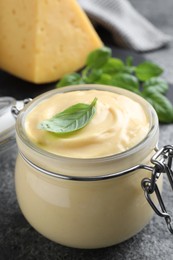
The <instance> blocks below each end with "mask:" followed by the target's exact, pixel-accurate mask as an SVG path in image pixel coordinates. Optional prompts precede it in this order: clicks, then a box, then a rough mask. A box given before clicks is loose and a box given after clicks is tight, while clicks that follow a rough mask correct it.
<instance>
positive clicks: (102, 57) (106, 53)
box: [86, 47, 112, 69]
mask: <svg viewBox="0 0 173 260" xmlns="http://www.w3.org/2000/svg"><path fill="white" fill-rule="evenodd" d="M111 54H112V52H111V49H110V48H107V47H103V48H100V49H97V50H95V51H93V52H91V53H90V54H89V55H88V58H87V60H86V66H87V67H89V68H95V69H98V68H101V67H102V66H103V65H104V64H105V63H106V62H107V61H108V59H109V58H110V57H111Z"/></svg>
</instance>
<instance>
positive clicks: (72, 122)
mask: <svg viewBox="0 0 173 260" xmlns="http://www.w3.org/2000/svg"><path fill="white" fill-rule="evenodd" d="M96 102H97V98H94V100H93V101H92V102H91V104H84V103H78V104H75V105H73V106H70V107H69V108H67V109H65V110H64V111H62V112H60V113H58V114H56V115H55V116H53V117H52V118H50V119H48V120H44V121H42V122H41V123H40V124H39V125H38V128H39V129H42V130H46V131H49V132H53V133H56V134H66V133H72V132H74V131H77V130H79V129H81V128H83V127H84V126H86V125H87V124H88V123H89V121H90V120H91V119H92V117H93V116H94V114H95V112H96Z"/></svg>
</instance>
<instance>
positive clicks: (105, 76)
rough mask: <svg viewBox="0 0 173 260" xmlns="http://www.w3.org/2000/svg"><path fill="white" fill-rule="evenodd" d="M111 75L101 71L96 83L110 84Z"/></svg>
mask: <svg viewBox="0 0 173 260" xmlns="http://www.w3.org/2000/svg"><path fill="white" fill-rule="evenodd" d="M111 79H112V77H111V75H109V74H106V73H103V74H102V75H101V76H100V78H99V79H98V80H97V81H96V84H103V85H111V83H112V81H111Z"/></svg>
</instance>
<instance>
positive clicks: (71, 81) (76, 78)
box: [56, 73, 83, 87]
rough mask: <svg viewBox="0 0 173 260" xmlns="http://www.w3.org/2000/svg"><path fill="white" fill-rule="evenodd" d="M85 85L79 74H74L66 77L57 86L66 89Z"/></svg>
mask: <svg viewBox="0 0 173 260" xmlns="http://www.w3.org/2000/svg"><path fill="white" fill-rule="evenodd" d="M80 83H83V82H82V80H81V76H80V74H78V73H72V74H67V75H65V76H64V77H63V78H62V79H61V80H60V81H59V82H58V84H57V85H56V87H64V86H70V85H78V84H80Z"/></svg>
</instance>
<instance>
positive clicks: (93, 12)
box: [78, 0, 172, 52]
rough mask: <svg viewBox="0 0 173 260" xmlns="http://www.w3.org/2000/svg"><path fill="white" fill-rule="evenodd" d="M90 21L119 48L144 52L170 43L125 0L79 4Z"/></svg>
mask: <svg viewBox="0 0 173 260" xmlns="http://www.w3.org/2000/svg"><path fill="white" fill-rule="evenodd" d="M78 2H79V4H80V5H81V7H82V8H83V9H84V10H85V11H86V13H87V14H88V16H89V17H90V18H91V20H92V21H93V22H95V23H98V24H100V25H102V26H103V27H105V28H106V29H107V30H109V31H110V32H111V34H112V37H113V39H114V41H115V43H117V44H118V45H119V46H121V47H123V48H128V49H133V50H135V51H140V52H145V51H151V50H154V49H158V48H161V47H163V46H165V45H167V44H168V43H169V42H170V40H171V39H172V38H171V37H170V36H168V35H166V34H164V33H163V32H161V31H160V30H158V29H157V28H156V27H155V26H153V25H152V24H151V23H150V22H149V21H148V20H147V19H146V18H144V17H143V16H142V15H141V14H139V13H138V12H137V11H136V10H135V9H134V7H133V6H132V5H131V4H130V3H129V2H128V1H127V0H78Z"/></svg>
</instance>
